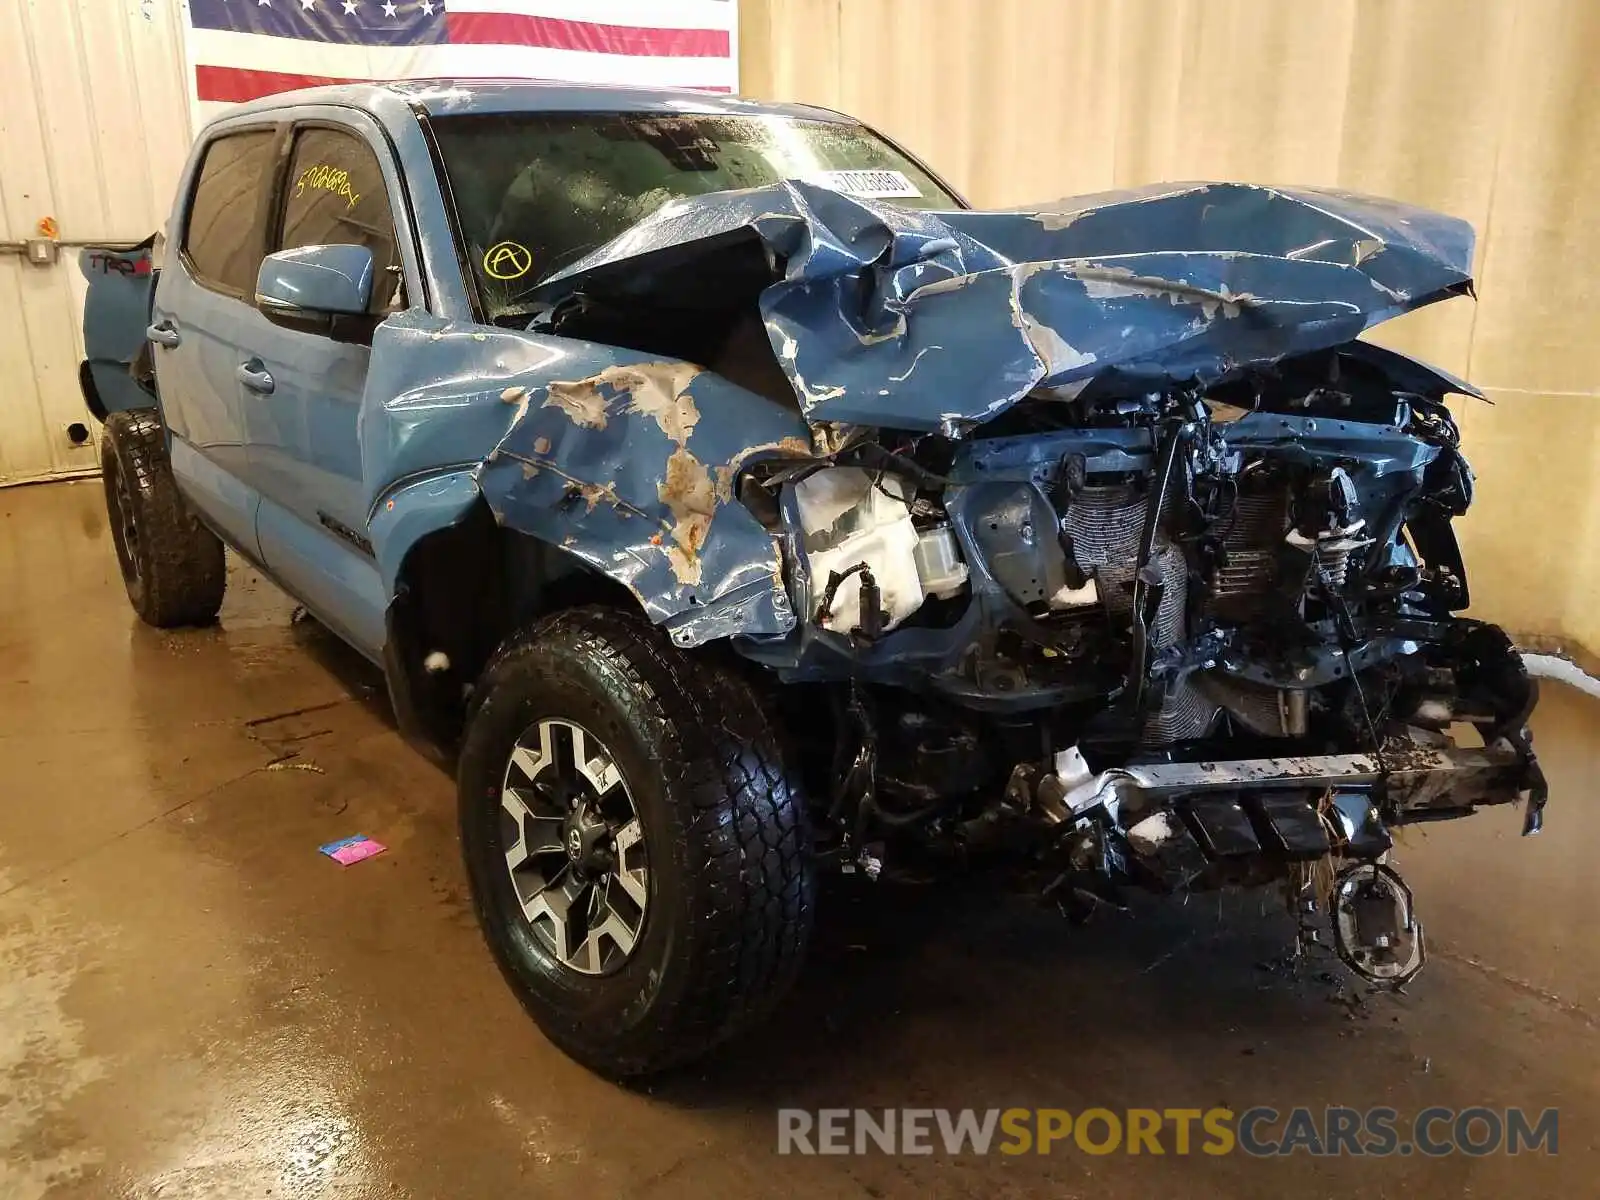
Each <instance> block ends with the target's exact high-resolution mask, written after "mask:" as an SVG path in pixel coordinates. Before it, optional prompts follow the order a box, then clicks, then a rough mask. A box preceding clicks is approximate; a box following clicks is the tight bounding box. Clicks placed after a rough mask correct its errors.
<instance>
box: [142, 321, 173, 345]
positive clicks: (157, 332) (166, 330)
mask: <svg viewBox="0 0 1600 1200" xmlns="http://www.w3.org/2000/svg"><path fill="white" fill-rule="evenodd" d="M144 335H145V337H147V338H149V339H150V340H151V341H152V342H154V343H155V344H156V345H158V346H165V347H166V348H167V349H168V350H176V349H177V348H178V346H179V344H180V343H182V341H183V338H182V337H181V336H180V335H179V334H178V327H177V326H176V325H174V324H173V323H172V322H171V321H157V322H156V323H155V324H154V325H152V326H150V328H149V329H146V330H145V331H144Z"/></svg>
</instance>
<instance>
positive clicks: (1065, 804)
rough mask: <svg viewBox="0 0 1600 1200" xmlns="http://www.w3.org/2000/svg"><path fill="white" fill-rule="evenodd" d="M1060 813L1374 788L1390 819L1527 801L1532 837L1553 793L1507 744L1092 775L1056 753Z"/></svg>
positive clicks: (1522, 750) (1522, 749) (1523, 754)
mask: <svg viewBox="0 0 1600 1200" xmlns="http://www.w3.org/2000/svg"><path fill="white" fill-rule="evenodd" d="M1055 784H1056V788H1058V789H1059V790H1058V792H1057V794H1058V795H1059V796H1060V798H1061V801H1060V807H1061V808H1064V809H1065V810H1066V811H1067V812H1070V813H1071V814H1073V815H1080V814H1086V813H1088V812H1089V811H1090V810H1092V809H1094V808H1097V807H1103V808H1105V809H1106V810H1107V811H1108V812H1110V813H1111V814H1112V816H1115V815H1116V814H1117V812H1118V811H1119V809H1120V808H1121V807H1122V806H1123V805H1125V804H1127V805H1129V806H1130V807H1132V808H1135V809H1138V808H1144V807H1147V806H1148V805H1147V802H1148V801H1152V800H1167V799H1175V798H1177V797H1180V796H1196V795H1200V794H1204V793H1207V792H1211V793H1216V792H1230V793H1231V792H1247V791H1281V790H1287V789H1311V788H1339V789H1343V788H1367V789H1370V790H1371V791H1372V792H1373V793H1374V799H1376V800H1378V801H1379V803H1380V807H1381V809H1382V810H1383V811H1384V813H1385V816H1386V818H1387V819H1388V820H1389V821H1390V822H1391V823H1392V824H1396V825H1403V824H1405V823H1406V822H1408V821H1425V820H1429V819H1436V818H1443V817H1451V816H1465V815H1466V814H1468V813H1470V812H1471V811H1472V810H1473V809H1474V808H1475V807H1476V806H1477V805H1480V804H1509V803H1511V802H1513V801H1515V800H1519V799H1523V798H1524V797H1526V800H1527V808H1526V811H1525V814H1524V817H1523V827H1522V832H1523V834H1524V835H1527V834H1531V833H1537V832H1539V830H1540V828H1541V827H1542V826H1543V823H1544V822H1543V812H1544V804H1545V799H1546V796H1547V794H1548V789H1547V788H1546V786H1545V781H1544V773H1543V772H1542V771H1540V769H1539V765H1538V762H1537V760H1536V759H1535V758H1534V756H1533V753H1532V751H1531V750H1530V749H1528V748H1527V747H1526V744H1524V745H1523V746H1516V745H1513V744H1512V743H1511V742H1510V741H1509V740H1507V739H1500V740H1499V741H1497V742H1496V743H1495V744H1494V745H1492V746H1488V747H1484V748H1482V749H1460V748H1444V747H1432V746H1420V745H1409V746H1403V747H1399V748H1391V749H1387V750H1385V752H1384V753H1383V755H1382V756H1381V758H1380V757H1379V756H1378V755H1375V754H1319V755H1302V756H1294V757H1287V758H1243V759H1235V760H1232V761H1227V762H1192V763H1189V762H1180V763H1145V764H1140V765H1136V766H1127V767H1113V768H1111V769H1110V770H1106V771H1102V772H1100V773H1099V774H1097V775H1096V774H1090V773H1089V772H1088V771H1087V769H1086V768H1085V767H1084V766H1083V760H1082V758H1081V757H1079V756H1078V755H1077V752H1076V751H1065V752H1063V753H1062V754H1060V755H1057V760H1056V777H1055Z"/></svg>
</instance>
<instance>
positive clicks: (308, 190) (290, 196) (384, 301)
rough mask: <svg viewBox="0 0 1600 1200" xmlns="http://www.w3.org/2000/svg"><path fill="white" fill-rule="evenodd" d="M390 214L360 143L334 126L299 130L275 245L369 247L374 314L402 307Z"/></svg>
mask: <svg viewBox="0 0 1600 1200" xmlns="http://www.w3.org/2000/svg"><path fill="white" fill-rule="evenodd" d="M395 242H396V235H395V228H394V214H393V212H392V210H391V209H390V207H389V193H388V190H387V188H386V187H385V186H384V182H383V171H382V169H381V168H380V167H379V165H378V157H377V155H375V154H374V153H373V152H372V149H371V147H369V146H368V145H367V143H366V142H364V141H362V140H361V139H360V138H358V137H356V136H355V135H353V134H350V133H345V132H343V131H341V130H337V129H319V128H311V129H305V130H302V131H301V132H300V134H299V135H298V136H297V137H296V138H295V141H294V157H293V159H292V161H291V162H290V164H289V179H288V184H287V188H286V191H285V196H284V210H283V236H282V237H281V238H280V239H279V246H278V248H279V249H280V250H295V249H298V248H300V247H301V246H332V245H350V246H365V247H366V248H367V249H368V250H371V251H372V266H373V283H372V309H371V311H372V312H373V313H374V314H382V313H388V312H393V311H394V310H395V309H397V308H401V307H404V296H403V294H402V293H403V290H404V289H403V287H402V284H401V280H402V271H401V267H400V255H399V252H398V250H397V248H396V245H395Z"/></svg>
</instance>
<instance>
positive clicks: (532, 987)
mask: <svg viewBox="0 0 1600 1200" xmlns="http://www.w3.org/2000/svg"><path fill="white" fill-rule="evenodd" d="M550 718H561V719H563V720H567V721H573V722H577V723H580V724H581V725H582V726H583V727H584V728H586V729H588V730H590V731H592V732H593V734H594V735H595V736H596V737H598V738H600V739H601V740H602V741H604V742H605V743H606V745H607V747H608V748H609V750H610V752H611V753H612V754H613V755H614V757H615V761H616V764H617V766H618V767H620V768H621V771H622V774H623V777H624V780H625V782H626V785H627V788H628V790H629V792H630V794H631V797H632V801H633V805H634V809H635V811H636V812H637V814H638V819H639V822H640V824H641V826H642V828H643V831H644V841H645V847H646V851H647V853H648V858H649V864H650V867H649V893H650V900H649V904H648V906H647V908H646V910H645V916H644V921H643V925H642V926H641V928H640V930H639V933H638V940H637V942H636V943H635V945H634V947H633V949H632V952H631V953H630V954H629V955H628V956H627V958H626V960H625V961H624V962H623V963H622V964H621V966H620V967H618V968H617V969H615V970H614V971H613V972H612V973H610V974H605V975H592V974H581V973H579V972H578V971H575V970H572V969H571V968H570V967H568V966H567V965H566V964H564V963H562V962H561V961H560V959H559V958H557V957H555V956H553V955H552V954H550V953H549V951H548V948H547V947H546V945H545V944H544V943H543V942H542V941H541V940H540V939H539V937H538V936H537V935H536V933H535V931H534V929H533V927H532V926H531V925H530V924H529V922H528V920H527V919H526V917H525V916H524V915H523V911H522V908H521V904H520V902H519V900H518V898H517V895H516V892H515V889H514V885H513V884H512V882H511V873H510V872H509V871H508V870H507V868H506V855H505V851H506V846H505V842H506V840H507V834H506V833H505V830H504V827H503V822H502V819H501V816H500V814H501V790H502V787H503V786H504V783H505V779H506V770H507V763H508V759H509V757H510V755H511V751H512V749H513V748H514V746H515V745H516V742H517V739H518V737H519V736H520V735H522V734H523V733H524V731H526V730H529V729H530V728H532V727H534V726H535V725H536V724H537V723H538V722H539V721H540V720H542V719H550ZM791 779H792V777H791V776H790V774H789V773H788V772H787V771H786V770H785V766H784V762H783V758H782V754H781V751H780V748H779V744H778V741H777V739H776V738H775V737H774V736H773V731H772V729H771V728H770V727H769V725H768V724H767V719H766V717H765V716H764V715H763V708H762V706H761V705H760V704H759V703H758V701H757V698H756V695H755V693H754V691H753V689H752V688H751V687H750V685H749V684H748V683H747V682H745V681H744V680H743V679H741V678H740V677H738V676H737V675H736V674H735V673H734V672H732V671H730V670H728V669H727V668H725V667H722V666H719V665H717V664H715V663H712V662H710V661H707V660H705V659H701V658H697V657H692V656H690V655H689V654H686V653H685V652H683V651H680V650H677V649H675V648H674V647H673V646H672V645H671V644H670V643H669V642H668V641H667V639H666V638H665V637H663V636H662V635H661V634H660V633H659V632H658V631H657V630H655V629H653V628H652V627H651V626H650V625H649V624H647V623H646V622H645V621H644V620H643V619H642V618H639V617H635V616H633V615H631V614H627V613H625V612H622V611H619V610H612V609H602V608H580V609H572V610H568V611H565V612H562V613H558V614H556V615H555V616H552V617H549V618H546V619H545V620H543V621H541V622H539V623H538V624H536V625H534V626H533V627H532V628H530V629H527V630H525V631H523V632H521V633H518V634H516V635H515V636H513V637H512V638H511V639H509V640H508V641H507V643H506V644H505V645H503V646H502V647H501V648H500V649H499V650H498V651H497V652H496V653H495V655H494V656H493V658H492V659H491V660H490V662H489V665H488V666H487V667H486V668H485V670H484V673H483V676H482V679H481V681H480V683H479V685H478V687H477V688H476V689H475V692H474V702H473V708H472V711H471V712H470V713H469V716H468V725H467V732H466V738H465V741H464V743H463V746H462V751H461V756H460V760H459V764H458V793H459V801H460V820H461V838H462V848H463V852H464V856H465V859H466V867H467V873H468V876H469V878H470V882H471V886H472V894H473V898H474V903H475V907H476V909H477V914H478V920H479V923H480V924H481V926H482V928H483V932H484V936H485V937H486V938H487V939H488V942H489V945H490V947H491V949H492V950H493V951H494V954H495V957H496V959H497V960H498V962H499V965H500V968H501V970H502V972H503V973H504V974H505V976H506V979H507V980H508V981H509V982H510V984H511V986H512V988H513V989H514V990H515V991H516V993H517V995H518V997H519V998H520V999H521V1000H522V1003H523V1005H524V1006H525V1007H526V1008H527V1010H528V1011H529V1013H530V1014H532V1016H533V1018H534V1019H535V1021H537V1022H538V1024H539V1026H540V1028H541V1029H543V1031H544V1032H545V1034H546V1036H548V1037H549V1038H550V1040H551V1041H553V1042H554V1043H555V1044H556V1045H557V1046H559V1047H560V1048H561V1049H562V1050H564V1051H565V1052H566V1053H567V1054H569V1055H570V1056H571V1057H573V1058H574V1059H577V1060H578V1061H579V1062H581V1063H583V1064H584V1065H586V1066H588V1067H590V1068H591V1069H593V1070H596V1071H598V1072H600V1073H602V1074H604V1075H607V1076H610V1077H612V1078H624V1077H630V1076H640V1075H645V1074H650V1073H654V1072H658V1071H662V1070H665V1069H668V1068H670V1067H674V1066H678V1065H681V1064H683V1063H686V1062H688V1061H690V1060H692V1059H695V1058H697V1057H699V1056H701V1055H703V1054H705V1053H706V1052H707V1051H708V1050H710V1049H711V1048H712V1047H714V1046H716V1045H717V1044H719V1043H721V1042H723V1041H724V1040H726V1039H728V1038H730V1037H732V1036H733V1035H734V1034H735V1033H737V1032H738V1031H740V1030H741V1029H743V1028H745V1027H747V1026H749V1025H750V1024H751V1023H753V1022H755V1021H757V1020H759V1019H760V1018H761V1017H763V1016H764V1015H765V1014H766V1013H767V1012H768V1011H769V1010H770V1009H771V1007H772V1006H773V1005H774V1004H775V1002H776V1001H777V1000H778V999H779V998H780V997H781V996H782V995H783V994H784V993H785V992H786V991H787V990H788V988H789V986H790V985H791V984H792V982H793V981H794V978H795V975H796V974H797V973H798V970H799V967H800V963H801V960H802V958H803V956H804V953H805V947H806V942H807V939H808V937H809V934H810V928H811V919H812V909H813V891H814V886H815V884H814V878H813V871H814V868H813V865H812V863H811V862H810V859H809V850H810V846H809V834H808V830H807V826H806V822H805V815H804V805H803V800H802V797H801V795H800V793H799V790H798V787H797V785H795V784H794V783H792V782H791Z"/></svg>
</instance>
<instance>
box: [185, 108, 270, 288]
mask: <svg viewBox="0 0 1600 1200" xmlns="http://www.w3.org/2000/svg"><path fill="white" fill-rule="evenodd" d="M276 142H277V133H276V132H275V131H274V130H271V129H257V130H251V131H250V132H248V133H233V134H228V135H226V136H224V137H220V138H218V139H217V140H216V141H214V142H212V143H211V145H210V146H208V147H207V148H206V157H205V161H204V162H203V163H201V165H200V180H199V182H198V183H197V184H196V185H195V190H194V201H193V203H192V204H190V206H189V225H188V228H187V229H186V230H185V231H184V239H183V249H184V253H185V254H187V255H188V258H189V265H190V267H191V268H192V269H193V270H194V273H195V274H196V275H197V276H199V278H200V279H201V281H202V282H204V283H207V284H210V285H212V286H214V287H219V288H224V289H226V290H228V291H233V292H239V293H242V294H244V295H247V296H253V295H254V294H255V290H256V275H257V274H258V273H259V272H260V270H261V259H262V256H263V254H264V253H265V251H264V250H263V248H262V247H263V243H264V241H265V237H264V233H263V229H262V225H261V213H262V211H263V208H264V206H263V205H262V203H261V193H262V192H263V190H265V189H267V188H269V187H270V186H271V184H272V167H273V163H274V161H275V158H276V155H275V154H274V147H275V145H276Z"/></svg>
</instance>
